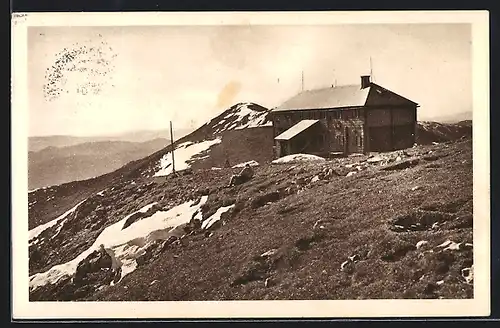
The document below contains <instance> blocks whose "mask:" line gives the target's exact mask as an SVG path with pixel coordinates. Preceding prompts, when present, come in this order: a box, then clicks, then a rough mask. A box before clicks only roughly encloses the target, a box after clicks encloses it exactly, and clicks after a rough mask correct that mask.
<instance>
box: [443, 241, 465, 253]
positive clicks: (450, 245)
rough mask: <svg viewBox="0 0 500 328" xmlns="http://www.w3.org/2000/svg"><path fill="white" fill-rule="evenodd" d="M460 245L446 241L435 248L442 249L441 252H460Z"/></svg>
mask: <svg viewBox="0 0 500 328" xmlns="http://www.w3.org/2000/svg"><path fill="white" fill-rule="evenodd" d="M461 244H462V243H455V242H454V241H451V240H447V241H445V242H444V243H442V244H441V245H438V246H437V247H441V248H443V252H444V251H448V250H450V251H458V250H460V245H461Z"/></svg>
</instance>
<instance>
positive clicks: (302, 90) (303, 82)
mask: <svg viewBox="0 0 500 328" xmlns="http://www.w3.org/2000/svg"><path fill="white" fill-rule="evenodd" d="M301 82H302V89H301V90H302V91H304V71H302V80H301Z"/></svg>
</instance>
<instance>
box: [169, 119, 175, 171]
mask: <svg viewBox="0 0 500 328" xmlns="http://www.w3.org/2000/svg"><path fill="white" fill-rule="evenodd" d="M170 145H171V146H170V147H171V151H172V172H173V173H174V174H175V158H174V132H173V130H172V121H170Z"/></svg>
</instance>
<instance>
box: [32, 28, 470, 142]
mask: <svg viewBox="0 0 500 328" xmlns="http://www.w3.org/2000/svg"><path fill="white" fill-rule="evenodd" d="M82 49H85V50H82ZM72 50H74V51H73V52H71V51H72ZM64 53H70V57H69V58H70V60H68V59H67V58H68V57H66V59H65V60H64V61H61V60H59V61H58V58H60V57H61V54H64ZM370 57H371V59H372V60H371V61H372V67H371V72H372V80H373V81H374V82H375V83H378V84H380V85H382V86H383V87H385V88H387V89H389V90H392V91H394V92H397V93H399V94H401V95H402V96H405V97H407V98H409V99H411V100H413V101H415V102H417V103H418V104H419V105H420V108H419V110H418V119H419V120H423V119H432V118H433V117H439V116H444V115H450V114H454V113H460V112H464V111H469V110H471V109H472V61H471V29H470V25H468V24H408V25H401V24H393V25H389V24H385V25H367V24H364V25H359V24H349V25H318V26H310V25H307V26H299V25H290V26H283V25H281V26H277V25H275V26H273V25H260V26H255V25H235V26H128V27H127V26H125V27H30V28H29V30H28V72H29V73H28V88H29V94H28V95H29V134H30V136H42V135H77V136H92V135H109V134H118V133H122V132H128V131H133V130H157V129H168V127H169V121H170V120H172V121H173V124H174V128H176V129H186V128H187V129H190V128H191V129H192V128H196V127H198V126H200V125H202V124H203V123H205V122H206V121H208V120H210V119H211V118H212V117H214V116H216V115H218V114H220V113H221V112H222V111H223V110H225V109H227V108H228V107H230V106H231V105H233V104H235V103H238V102H254V103H258V104H260V105H262V106H265V107H267V108H273V107H275V106H278V105H280V104H281V103H283V102H284V101H286V100H287V99H288V98H291V97H292V96H294V95H296V94H297V93H298V92H300V90H301V75H302V71H303V72H304V88H305V89H314V88H321V87H327V86H331V85H332V84H337V85H344V84H359V83H360V75H364V74H370Z"/></svg>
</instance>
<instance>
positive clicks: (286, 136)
mask: <svg viewBox="0 0 500 328" xmlns="http://www.w3.org/2000/svg"><path fill="white" fill-rule="evenodd" d="M317 122H319V120H302V121H300V122H298V123H297V124H295V125H294V126H292V127H291V128H289V129H288V130H286V131H285V132H283V133H281V134H280V135H279V136H277V137H276V138H274V139H276V140H290V139H292V138H293V137H295V136H296V135H297V134H299V133H301V132H302V131H305V130H307V129H308V128H310V127H311V126H313V125H314V124H315V123H317Z"/></svg>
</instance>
